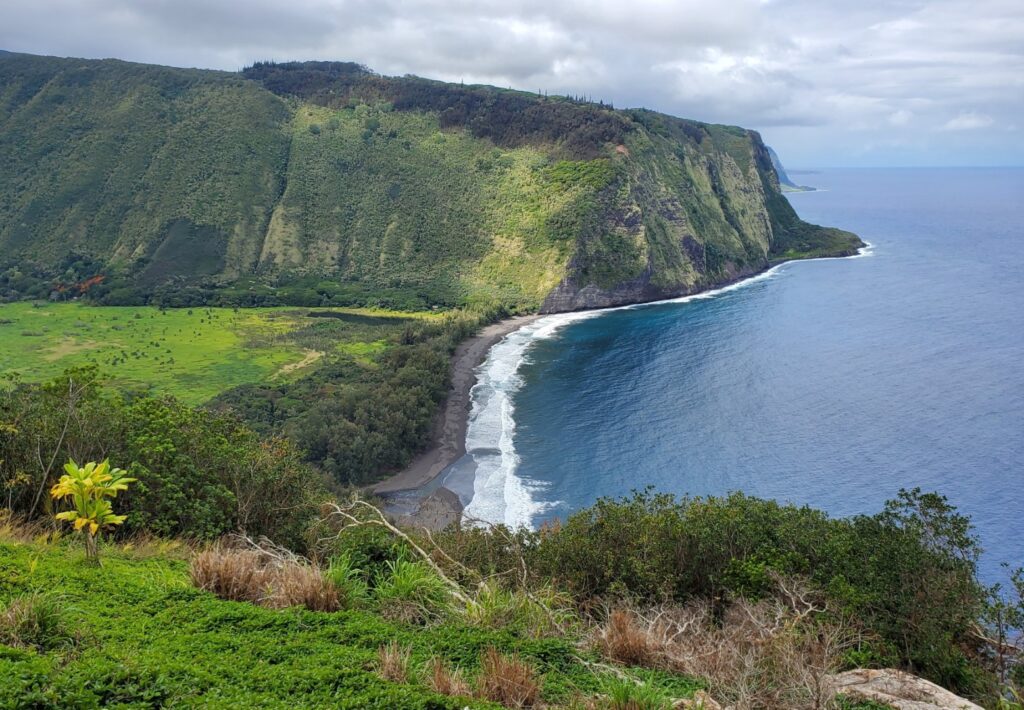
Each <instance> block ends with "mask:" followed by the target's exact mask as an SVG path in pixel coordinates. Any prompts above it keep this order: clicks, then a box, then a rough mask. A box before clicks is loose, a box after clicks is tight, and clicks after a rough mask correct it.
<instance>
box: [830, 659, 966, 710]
mask: <svg viewBox="0 0 1024 710" xmlns="http://www.w3.org/2000/svg"><path fill="white" fill-rule="evenodd" d="M828 682H829V685H830V686H831V687H832V689H833V690H834V692H835V693H836V694H837V695H845V696H846V697H847V698H850V699H851V700H872V701H874V702H876V703H882V704H883V705H888V706H890V707H893V708H896V709H897V710H983V708H982V707H981V706H980V705H975V704H974V703H972V702H971V701H969V700H965V699H964V698H961V697H960V696H959V695H954V694H953V693H951V692H949V691H948V690H946V689H945V688H942V687H940V686H938V685H935V683H932V682H931V681H927V680H925V679H924V678H918V677H917V676H914V675H911V674H909V673H904V672H903V671H898V670H895V669H892V668H886V669H883V670H866V669H862V668H858V669H857V670H852V671H846V672H845V673H838V674H836V675H833V676H831V677H830V678H829V680H828Z"/></svg>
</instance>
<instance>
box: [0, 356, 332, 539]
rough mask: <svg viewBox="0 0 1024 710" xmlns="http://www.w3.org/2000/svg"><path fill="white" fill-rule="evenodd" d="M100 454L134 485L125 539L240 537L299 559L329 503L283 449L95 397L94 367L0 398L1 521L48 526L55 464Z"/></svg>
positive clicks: (199, 418)
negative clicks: (273, 542) (12, 517)
mask: <svg viewBox="0 0 1024 710" xmlns="http://www.w3.org/2000/svg"><path fill="white" fill-rule="evenodd" d="M108 454H112V455H115V456H116V457H117V461H118V463H120V464H121V465H122V466H124V467H125V470H126V471H127V473H128V474H129V475H130V476H131V477H132V478H134V479H137V483H135V484H134V485H133V486H132V487H131V488H130V489H129V490H128V491H124V492H122V493H121V494H120V495H119V496H118V498H117V508H118V513H120V514H123V515H126V516H127V517H126V519H125V521H124V524H123V525H122V526H121V527H122V528H123V533H122V534H133V533H142V532H146V533H151V534H155V535H162V536H181V537H188V538H193V539H213V538H216V537H218V536H220V535H224V534H226V533H229V532H232V531H236V530H246V531H248V532H249V533H250V534H252V535H266V536H269V537H272V538H274V539H277V540H280V541H281V542H282V543H285V544H289V545H292V546H295V547H297V548H299V549H302V548H303V546H304V544H305V538H304V535H305V532H306V530H307V528H308V526H309V524H310V521H311V520H312V519H313V517H314V516H315V515H316V513H317V505H318V504H319V503H320V502H321V501H322V500H323V499H324V498H325V495H326V494H325V493H324V492H323V487H322V483H321V480H320V477H319V476H318V475H317V474H316V472H315V471H312V470H310V469H309V468H308V467H307V466H305V465H304V464H303V463H302V461H301V457H300V455H299V453H298V452H297V451H296V450H295V449H294V447H293V446H291V445H289V444H288V443H287V442H285V441H283V440H280V439H275V438H267V439H266V440H261V439H260V437H258V436H257V435H256V434H255V433H253V432H252V431H251V430H249V429H246V428H245V427H244V426H242V425H241V424H240V423H239V422H238V421H237V420H236V419H235V418H234V417H231V416H227V415H222V414H214V413H211V412H208V411H204V410H197V409H192V408H190V407H188V406H186V405H184V404H182V403H180V402H179V401H177V400H175V399H173V398H170V397H161V398H153V397H147V396H136V397H132V398H131V399H125V398H124V397H122V396H120V395H119V394H117V393H116V392H113V391H111V390H109V389H105V388H104V387H102V384H101V382H100V381H99V379H98V374H97V372H96V370H95V369H94V368H82V369H78V370H71V371H69V372H68V373H66V374H65V375H63V376H61V377H59V378H57V379H56V380H54V381H52V382H49V383H46V384H43V385H28V384H23V385H19V386H17V387H15V388H14V389H13V390H12V391H10V392H8V393H5V394H4V395H3V396H2V397H0V494H2V496H3V498H2V499H0V500H2V506H3V507H4V508H6V509H8V510H9V511H11V512H13V513H15V514H17V515H19V516H24V517H26V518H29V519H36V518H39V517H40V516H49V515H50V514H52V513H53V512H54V510H53V505H52V504H51V501H50V497H49V496H48V495H44V492H45V491H47V490H49V489H50V488H51V487H52V486H53V485H55V484H56V483H57V482H58V478H59V473H60V470H61V466H62V462H66V461H68V460H78V461H83V460H85V461H89V460H98V459H102V458H104V457H105V456H106V455H108ZM41 460H43V461H44V463H43V464H40V461H41ZM284 511H287V513H286V514H285V513H284Z"/></svg>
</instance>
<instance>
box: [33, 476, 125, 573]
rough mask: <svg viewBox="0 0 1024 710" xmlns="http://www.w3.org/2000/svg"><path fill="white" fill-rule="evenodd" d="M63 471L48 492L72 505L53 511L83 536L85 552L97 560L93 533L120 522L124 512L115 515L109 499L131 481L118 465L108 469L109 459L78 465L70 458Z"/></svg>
mask: <svg viewBox="0 0 1024 710" xmlns="http://www.w3.org/2000/svg"><path fill="white" fill-rule="evenodd" d="M64 471H65V472H66V473H65V474H64V475H63V476H61V477H60V480H59V481H57V484H56V485H55V486H54V487H53V488H51V489H50V495H51V496H52V497H53V498H54V499H56V500H62V499H70V500H71V504H72V505H73V506H74V507H73V508H72V509H71V510H66V511H64V512H63V513H57V515H56V516H55V517H56V519H57V520H64V521H67V522H69V523H71V524H72V525H73V526H74V528H75V530H77V531H79V532H81V533H82V535H83V536H84V538H85V555H86V557H87V558H89V559H90V560H94V561H95V560H99V551H98V550H97V547H96V536H97V535H98V534H99V532H100V530H102V529H103V528H105V527H113V526H115V525H120V524H121V523H123V522H124V520H125V517H126V516H124V515H115V514H114V508H113V506H112V505H111V503H110V500H108V499H110V498H116V497H117V493H118V491H124V490H127V489H128V484H129V483H133V482H134V481H135V479H134V478H129V477H128V476H126V475H125V471H123V470H122V469H119V468H111V467H110V460H109V459H107V460H105V461H103V462H102V463H96V462H95V461H90V462H89V463H87V464H85V466H81V467H79V465H78V464H77V463H75V462H74V461H69V462H68V463H66V464H64Z"/></svg>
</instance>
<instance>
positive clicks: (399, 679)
mask: <svg viewBox="0 0 1024 710" xmlns="http://www.w3.org/2000/svg"><path fill="white" fill-rule="evenodd" d="M411 655H412V648H411V647H409V646H399V645H398V643H397V642H395V641H392V642H391V643H389V644H387V645H386V646H381V647H380V648H379V649H377V673H379V674H380V677H381V678H383V679H384V680H389V681H391V682H392V683H405V682H406V681H408V680H409V657H410V656H411Z"/></svg>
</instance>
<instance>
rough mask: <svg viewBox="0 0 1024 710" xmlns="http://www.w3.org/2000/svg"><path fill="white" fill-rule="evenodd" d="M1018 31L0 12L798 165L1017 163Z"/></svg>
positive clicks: (804, 3)
mask: <svg viewBox="0 0 1024 710" xmlns="http://www.w3.org/2000/svg"><path fill="white" fill-rule="evenodd" d="M1022 38H1024V4H1022V3H1021V2H1020V0H901V1H900V2H892V1H891V0H861V1H860V2H858V3H850V2H848V1H847V0H772V1H771V2H765V1H764V0H760V1H759V0H630V1H629V2H622V0H560V1H556V2H552V1H551V0H417V1H413V0H289V2H286V3H282V2H280V0H249V2H246V3H244V5H243V4H240V3H237V2H234V1H233V0H175V1H174V2H170V1H169V0H3V1H2V2H0V48H4V49H9V50H15V51H26V52H35V53H47V54H58V55H72V56H86V57H108V56H116V57H120V58H124V59H129V60H135V61H146V62H156V63H164V64H173V65H177V66H204V67H211V68H220V69H229V70H230V69H238V68H240V67H242V66H244V65H245V64H248V63H251V62H252V61H255V60H258V59H277V60H292V59H296V60H297V59H340V60H353V61H358V62H361V63H364V64H367V65H368V66H370V67H372V68H373V69H375V70H377V71H379V72H382V73H385V74H405V73H415V74H419V75H422V76H429V77H436V78H439V79H447V80H454V81H458V80H465V81H466V82H480V83H492V84H497V85H499V86H515V87H518V88H523V89H527V90H537V89H542V90H546V91H549V92H551V93H570V94H587V95H591V96H593V97H594V98H600V99H604V100H606V101H607V100H611V101H613V102H614V103H615V105H616V106H645V107H648V108H654V109H658V110H662V111H666V112H668V113H673V114H676V115H681V116H687V117H692V118H697V119H701V120H706V121H717V122H724V123H732V124H739V125H745V126H749V127H751V128H757V129H761V130H762V132H763V135H765V137H766V139H767V140H768V141H770V142H773V143H774V144H775V147H776V148H777V149H779V151H780V153H781V154H782V156H783V159H784V160H785V161H786V162H790V163H793V164H801V163H802V164H805V165H807V164H813V163H818V164H843V163H844V162H860V161H870V160H879V161H885V160H889V159H890V158H889V157H888V154H887V153H886V152H885V151H884V150H883V149H882V148H879V149H878V150H877V152H876V153H874V154H872V153H870V151H868V152H867V153H864V152H863V147H864V146H865V145H868V146H882V145H883V143H884V142H885V141H889V140H896V141H903V143H904V144H905V145H906V146H908V147H907V148H906V151H907V152H906V153H905V154H903V155H905V156H911V157H910V158H905V159H908V160H919V161H920V162H924V163H928V162H935V160H936V159H938V160H945V159H947V158H948V159H949V160H954V161H956V162H958V163H960V164H962V163H964V162H965V161H966V162H976V161H981V162H985V161H999V162H1005V161H1008V160H1010V161H1014V162H1017V163H1024V143H1022V142H1021V140H1020V132H1019V131H1018V132H1010V131H1009V129H1008V128H1005V127H1008V126H1010V125H1012V124H1014V123H1015V122H1017V121H1019V116H1020V115H1021V113H1022V112H1024V41H1022ZM951 117H952V118H951ZM922 126H934V127H940V128H942V129H945V130H943V131H942V140H941V141H940V140H938V138H937V134H934V133H932V135H933V136H936V137H935V140H934V142H932V143H930V142H929V141H928V140H925V139H922V138H921V135H922V131H921V127H922ZM970 128H974V129H981V128H987V129H989V131H990V132H991V133H992V135H991V136H988V137H986V131H982V130H973V131H972V130H968V129H970ZM1000 131H1002V135H1001V136H1000V135H995V133H997V132H1000ZM924 133H928V132H924ZM871 134H877V135H875V136H872V135H871ZM1008 136H1009V137H1010V138H1012V139H1015V140H1016V141H1017V143H1014V142H1013V140H1007V138H1008ZM854 146H856V148H855V147H854ZM915 151H917V153H915ZM914 155H917V157H916V158H915V157H913V156H914ZM972 158H973V159H972ZM901 159H904V158H901Z"/></svg>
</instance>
